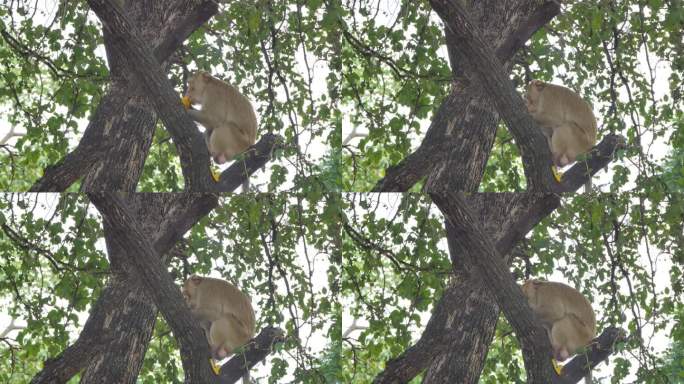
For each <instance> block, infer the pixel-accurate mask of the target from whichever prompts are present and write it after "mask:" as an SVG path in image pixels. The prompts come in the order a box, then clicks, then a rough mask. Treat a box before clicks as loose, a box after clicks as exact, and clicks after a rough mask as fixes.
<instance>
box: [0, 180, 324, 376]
mask: <svg viewBox="0 0 684 384" xmlns="http://www.w3.org/2000/svg"><path fill="white" fill-rule="evenodd" d="M31 195H32V196H34V199H35V201H36V202H37V204H36V209H35V210H33V214H34V215H35V219H34V220H36V219H38V218H43V219H45V220H49V219H50V217H52V216H53V214H54V212H55V211H56V210H57V209H58V206H57V204H58V201H59V194H55V193H39V194H31ZM25 197H26V196H24V198H25ZM227 198H229V197H225V196H224V197H222V199H224V200H225V199H227ZM295 203H296V201H295V199H294V197H293V201H292V204H295ZM31 207H32V205H31ZM14 211H15V212H22V211H23V210H21V209H20V208H18V207H15V208H14ZM88 212H89V214H91V215H95V216H96V217H98V220H99V217H100V216H99V213H98V212H97V210H96V209H95V207H94V206H92V205H91V206H90V207H89V211H88ZM73 224H74V223H73V221H72V220H67V222H66V224H65V227H66V226H71V225H73ZM19 229H20V228H19ZM208 234H209V235H210V233H208ZM48 248H49V247H48ZM96 248H97V249H98V250H99V251H101V252H103V254H104V255H106V254H107V251H106V245H105V242H104V239H99V240H98V241H97V242H96ZM296 250H297V255H298V261H297V265H299V267H300V268H301V269H302V270H304V271H308V268H307V265H308V263H307V260H306V258H305V256H304V255H305V253H304V244H303V243H302V242H301V241H299V242H298V243H297V245H296ZM306 250H307V252H308V255H309V258H310V260H311V265H312V267H313V268H312V270H311V271H310V273H311V275H312V279H311V282H312V287H311V291H312V292H314V293H316V294H320V292H321V290H322V289H324V288H326V289H328V290H329V289H330V288H329V287H328V286H327V282H328V276H327V273H326V272H327V270H328V267H329V265H330V262H329V255H327V254H324V253H322V252H321V251H320V250H318V249H316V248H315V247H313V246H312V245H311V244H307V245H306ZM196 260H197V259H196V257H195V256H194V255H191V257H190V258H189V259H188V262H189V263H190V265H191V266H192V265H194V264H195V263H196ZM214 266H215V268H216V267H221V269H223V267H226V266H225V264H224V263H223V261H221V260H218V261H215V264H214ZM227 270H228V271H230V267H227ZM209 276H212V277H217V278H222V276H221V275H220V274H219V273H218V272H217V271H216V269H215V270H214V272H212V273H211V274H209ZM275 283H276V291H277V292H278V293H279V294H281V295H284V294H285V292H286V288H285V283H284V282H283V281H282V279H276V280H275ZM290 284H292V282H290ZM238 288H240V287H238ZM292 288H293V289H294V288H296V287H295V286H293V287H292ZM179 289H180V287H179ZM245 293H246V294H248V295H249V296H250V298H251V300H252V305H253V306H254V311H255V313H256V315H257V321H258V319H259V313H260V308H259V302H265V301H266V299H267V297H265V296H263V297H262V296H261V294H260V293H259V292H254V291H251V292H250V291H245ZM11 299H12V296H11V295H8V296H0V333H1V332H2V331H3V330H5V329H6V328H7V326H8V325H9V324H10V321H11V317H10V316H8V315H7V312H6V309H5V308H6V307H8V305H9V304H10V300H11ZM58 302H59V305H60V306H62V307H66V306H67V304H68V303H67V302H66V301H65V300H63V299H59V300H58ZM89 310H90V308H87V310H86V311H84V312H80V313H77V315H78V318H79V322H80V324H81V326H83V324H85V321H86V320H87V318H88V311H89ZM281 314H282V316H283V319H284V320H283V324H284V323H285V321H288V320H289V319H291V316H290V313H289V311H288V310H287V308H285V307H283V308H282V310H281ZM160 315H161V314H160ZM299 316H301V311H300V314H299ZM15 325H18V326H25V325H26V321H25V320H24V319H15ZM262 325H263V324H262ZM298 325H300V328H299V335H300V339H301V340H302V343H303V345H304V347H305V349H306V350H307V352H308V353H311V354H319V353H320V352H322V351H323V350H324V348H325V347H326V346H328V345H329V344H330V340H329V339H328V338H327V337H326V335H325V333H324V332H327V330H326V329H324V330H323V331H315V332H312V330H311V327H310V324H308V323H307V322H305V321H302V320H301V319H300V320H299V322H298ZM276 326H277V325H276ZM260 330H261V329H260V325H259V324H257V334H258V333H259V332H260ZM68 331H69V332H70V338H69V342H70V343H71V342H73V341H75V340H76V338H77V337H78V335H79V333H80V331H81V328H74V327H71V329H68ZM18 332H19V331H18V330H15V331H11V332H9V333H8V335H7V337H9V338H12V339H13V338H15V337H16V336H17V333H18ZM288 336H289V335H288ZM15 345H16V343H15ZM19 347H20V346H19ZM288 353H289V352H287V351H284V352H283V353H282V354H280V353H273V354H271V355H269V357H268V358H266V359H265V360H264V362H262V363H259V364H257V365H256V366H255V367H254V368H253V369H252V370H250V374H251V376H252V380H253V381H254V382H267V380H268V377H269V376H270V372H271V368H272V361H273V359H274V358H279V359H285V360H290V362H291V364H292V365H291V366H290V367H289V369H288V374H287V375H286V376H285V377H284V379H283V380H285V381H287V382H291V381H293V380H294V376H293V371H294V368H296V367H295V366H294V364H295V363H294V360H292V359H291V357H290V356H289V355H288ZM226 361H227V360H226ZM178 363H179V364H180V360H178Z"/></svg>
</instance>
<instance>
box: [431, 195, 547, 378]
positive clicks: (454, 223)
mask: <svg viewBox="0 0 684 384" xmlns="http://www.w3.org/2000/svg"><path fill="white" fill-rule="evenodd" d="M430 196H431V197H432V200H433V201H434V202H435V203H436V204H437V206H438V207H439V209H440V210H441V211H442V213H443V214H444V217H445V218H446V220H447V228H448V231H449V232H450V234H449V238H450V239H453V241H454V242H456V244H455V245H456V246H457V247H459V248H460V251H461V252H460V253H461V256H462V257H461V258H460V260H463V261H464V263H463V266H466V267H467V268H470V269H471V271H470V272H471V273H470V274H469V275H470V276H474V277H475V278H476V280H477V281H479V284H481V285H484V286H485V288H486V290H487V292H488V293H489V295H490V296H491V297H494V298H495V299H496V302H497V304H498V305H499V307H500V308H502V309H503V311H504V314H505V315H506V319H507V320H508V322H509V323H510V324H511V327H512V328H513V330H514V331H515V335H516V336H517V338H518V340H519V341H520V344H521V347H522V350H523V358H524V360H525V368H526V370H527V379H528V382H529V383H540V384H546V383H555V382H558V380H557V377H556V374H555V373H554V371H553V367H552V366H551V362H550V360H549V359H548V358H547V357H548V356H550V355H552V353H551V343H550V341H549V338H548V336H547V334H546V331H545V330H544V328H543V327H542V325H541V323H540V322H538V321H537V320H536V318H535V316H534V314H533V313H532V309H531V308H530V306H529V305H528V304H527V299H526V298H525V296H524V295H523V293H522V290H521V289H520V287H519V286H517V285H516V283H515V280H514V279H513V276H511V274H510V271H509V269H508V264H507V263H506V261H505V260H504V258H503V257H502V256H501V254H499V252H498V251H497V250H496V249H495V247H494V243H493V241H491V240H490V238H489V236H487V235H486V234H485V233H484V229H483V228H482V226H481V224H480V223H479V221H478V220H477V219H475V218H474V215H473V213H472V212H471V210H470V209H469V208H468V206H467V205H466V203H465V200H464V199H463V196H462V193H454V192H450V191H442V192H435V193H432V194H431V195H430ZM458 261H459V259H454V260H453V262H454V266H455V267H456V268H462V267H463V266H459V265H458V264H457V262H458Z"/></svg>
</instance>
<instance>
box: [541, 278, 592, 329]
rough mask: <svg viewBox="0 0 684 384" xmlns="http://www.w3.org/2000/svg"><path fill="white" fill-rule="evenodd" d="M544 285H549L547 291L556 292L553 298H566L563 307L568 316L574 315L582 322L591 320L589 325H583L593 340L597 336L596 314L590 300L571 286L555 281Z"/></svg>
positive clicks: (546, 282)
mask: <svg viewBox="0 0 684 384" xmlns="http://www.w3.org/2000/svg"><path fill="white" fill-rule="evenodd" d="M543 284H545V285H547V288H546V289H550V290H553V291H555V292H556V293H555V294H554V295H553V296H555V297H564V300H563V306H564V312H565V314H566V315H574V316H575V317H577V318H578V320H580V321H582V319H590V321H589V324H583V325H584V326H585V327H586V328H587V329H588V330H589V331H590V332H591V335H592V338H593V336H595V335H596V314H595V313H594V309H593V308H592V307H591V303H590V302H589V300H587V298H586V297H584V295H582V293H580V292H579V291H578V290H576V289H575V288H573V287H571V286H569V285H566V284H563V283H559V282H555V281H545V282H543Z"/></svg>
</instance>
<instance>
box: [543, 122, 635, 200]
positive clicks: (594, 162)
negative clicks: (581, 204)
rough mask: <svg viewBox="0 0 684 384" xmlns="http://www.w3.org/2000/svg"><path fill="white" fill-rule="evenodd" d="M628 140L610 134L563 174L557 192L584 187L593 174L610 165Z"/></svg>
mask: <svg viewBox="0 0 684 384" xmlns="http://www.w3.org/2000/svg"><path fill="white" fill-rule="evenodd" d="M626 145H627V142H626V140H625V138H624V137H622V136H619V135H615V134H609V135H607V136H606V137H604V138H603V140H601V142H600V143H599V144H598V145H597V146H595V147H594V148H592V150H591V152H589V153H588V154H587V159H586V160H579V161H577V163H575V165H573V166H572V168H570V169H569V170H568V171H566V172H565V173H564V174H563V177H562V178H561V183H560V185H558V187H557V192H574V191H576V190H577V189H579V188H580V187H582V186H583V185H584V184H585V183H586V182H587V181H589V180H590V179H591V177H592V176H593V175H595V174H596V173H598V171H600V170H601V169H603V168H604V167H605V166H607V165H608V163H610V162H611V161H612V160H613V159H614V158H615V152H616V151H617V150H618V149H624V148H625V146H626Z"/></svg>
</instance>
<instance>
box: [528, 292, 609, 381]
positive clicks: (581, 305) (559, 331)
mask: <svg viewBox="0 0 684 384" xmlns="http://www.w3.org/2000/svg"><path fill="white" fill-rule="evenodd" d="M522 291H523V294H524V295H525V297H527V302H528V303H529V305H530V307H531V308H532V311H533V312H534V313H535V314H536V315H537V317H539V320H541V322H542V325H543V326H544V329H546V332H547V335H548V336H549V339H550V341H551V347H552V348H553V357H554V359H555V360H556V361H565V360H567V359H568V358H569V357H570V356H571V355H574V354H575V353H576V352H577V351H578V350H580V349H582V348H583V347H585V346H587V345H588V344H590V342H591V341H592V340H593V339H594V338H595V337H596V314H595V313H594V310H593V309H592V308H591V303H589V300H587V298H586V297H584V296H583V295H582V294H581V293H580V292H579V291H578V290H576V289H574V288H572V287H570V286H568V285H565V284H563V283H557V282H552V281H543V280H535V279H532V280H527V281H526V282H525V283H524V284H523V285H522ZM554 366H555V364H554ZM559 373H560V372H559ZM585 383H587V384H590V383H591V370H590V371H589V373H588V374H587V376H586V377H585Z"/></svg>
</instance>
